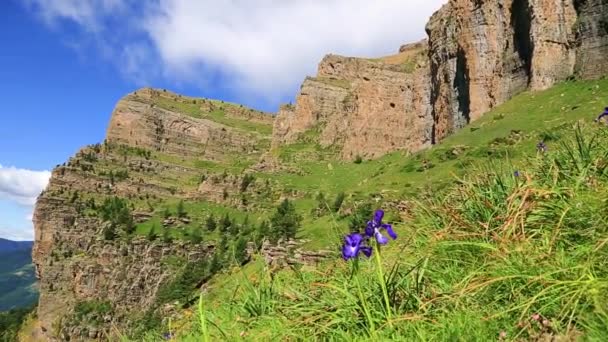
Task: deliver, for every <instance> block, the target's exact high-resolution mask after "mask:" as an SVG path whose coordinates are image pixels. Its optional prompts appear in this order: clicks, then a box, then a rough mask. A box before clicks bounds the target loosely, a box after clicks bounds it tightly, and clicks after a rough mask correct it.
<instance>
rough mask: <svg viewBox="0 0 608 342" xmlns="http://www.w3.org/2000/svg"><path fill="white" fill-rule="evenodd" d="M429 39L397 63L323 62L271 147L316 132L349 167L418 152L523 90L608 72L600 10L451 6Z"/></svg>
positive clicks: (607, 29)
mask: <svg viewBox="0 0 608 342" xmlns="http://www.w3.org/2000/svg"><path fill="white" fill-rule="evenodd" d="M426 30H427V34H428V41H423V42H419V43H415V44H408V45H403V46H402V47H401V48H400V49H399V54H398V55H395V56H390V57H386V58H382V59H379V60H367V59H361V58H346V57H339V56H333V55H329V56H327V57H325V58H324V59H323V61H322V62H321V63H320V65H319V71H318V75H317V77H316V78H314V79H307V80H306V81H305V82H304V84H303V86H302V90H301V92H300V94H299V95H298V97H297V100H296V104H295V107H290V108H284V109H282V110H281V111H280V112H279V116H278V119H277V121H276V122H275V134H274V137H273V138H274V140H273V143H274V146H279V145H280V144H286V143H291V142H293V141H296V140H297V139H298V138H297V137H298V136H299V135H300V134H302V133H303V132H305V131H307V130H310V129H311V128H313V127H316V125H319V124H321V126H322V130H321V136H320V140H319V141H320V143H321V144H322V145H328V144H334V145H337V146H339V147H340V148H341V151H342V157H344V158H346V159H349V158H352V156H353V155H355V154H361V155H363V156H367V157H378V156H381V155H383V154H385V153H387V152H391V151H395V150H407V151H417V150H419V149H421V148H425V147H428V146H430V145H431V144H434V143H437V142H439V141H441V140H442V139H443V138H445V137H446V136H448V135H449V134H451V133H453V132H455V131H456V130H458V129H460V128H462V127H463V126H465V125H466V124H467V123H469V122H471V121H474V120H477V119H478V118H480V117H481V116H482V115H483V114H484V113H486V112H487V111H489V110H490V109H492V108H493V107H495V106H497V105H500V104H502V103H504V102H505V101H507V100H509V99H510V98H512V97H513V96H514V95H516V94H518V93H520V92H522V91H524V90H527V89H532V90H540V89H546V88H548V87H551V86H553V85H554V84H555V83H556V82H560V81H563V80H566V79H568V78H570V77H580V78H584V79H590V78H598V77H602V76H604V75H605V74H606V73H607V72H608V58H606V55H607V53H608V3H607V2H606V0H491V1H483V0H475V1H471V0H450V1H449V2H448V3H447V4H446V5H444V6H443V7H442V8H441V9H440V10H439V11H437V12H436V13H435V14H434V15H433V16H432V17H431V19H430V21H429V23H428V24H427V27H426ZM416 51H418V53H420V55H419V56H418V57H413V58H410V59H409V61H408V59H407V58H404V55H405V54H407V53H408V52H409V53H410V54H416V53H417V52H416ZM410 57H411V55H410ZM412 61H415V62H414V65H415V67H413V68H412V64H411V63H412ZM396 65H399V66H401V67H405V69H409V70H408V71H409V72H404V69H401V70H399V68H398V67H396ZM320 81H323V82H321V83H323V84H319V82H320ZM404 89H405V90H404ZM393 105H394V106H393ZM380 142H382V143H380Z"/></svg>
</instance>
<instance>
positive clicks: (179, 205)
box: [175, 200, 188, 218]
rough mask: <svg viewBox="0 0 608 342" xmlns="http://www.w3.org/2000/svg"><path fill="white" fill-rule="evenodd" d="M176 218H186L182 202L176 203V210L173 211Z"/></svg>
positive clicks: (186, 214)
mask: <svg viewBox="0 0 608 342" xmlns="http://www.w3.org/2000/svg"><path fill="white" fill-rule="evenodd" d="M175 213H176V215H177V217H179V218H183V217H186V216H188V213H187V212H186V209H185V208H184V201H181V200H180V201H179V203H177V209H176V211H175Z"/></svg>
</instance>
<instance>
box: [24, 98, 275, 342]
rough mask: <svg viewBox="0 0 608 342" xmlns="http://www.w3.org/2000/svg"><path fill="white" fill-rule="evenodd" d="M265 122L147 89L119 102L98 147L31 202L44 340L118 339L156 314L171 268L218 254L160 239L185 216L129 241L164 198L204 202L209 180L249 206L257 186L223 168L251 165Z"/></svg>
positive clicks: (261, 145) (264, 142)
mask: <svg viewBox="0 0 608 342" xmlns="http://www.w3.org/2000/svg"><path fill="white" fill-rule="evenodd" d="M272 120H273V118H272V117H271V116H269V115H266V114H262V113H260V112H257V111H253V110H250V109H247V108H244V107H241V106H238V105H233V104H226V103H221V102H220V101H213V100H206V99H193V98H186V97H183V96H180V95H176V94H172V93H170V92H166V91H161V90H154V89H148V88H146V89H140V90H138V91H136V92H134V93H131V94H129V95H127V96H126V97H124V98H123V99H121V100H120V101H119V103H118V104H117V105H116V109H115V110H114V112H113V114H112V119H111V122H110V125H109V127H108V131H107V136H106V140H105V142H104V143H103V144H97V145H91V146H89V147H85V148H83V149H82V150H80V151H79V152H78V153H77V154H76V155H75V156H73V157H72V158H70V160H69V161H68V162H67V163H64V164H63V165H58V166H57V167H56V168H55V169H54V170H53V173H52V177H51V179H50V182H49V185H48V186H47V188H46V189H45V191H44V192H43V193H42V194H41V195H40V197H39V198H38V201H37V203H36V208H35V212H34V215H33V219H34V226H35V244H34V248H33V261H34V264H35V266H36V272H37V276H38V278H39V283H40V301H39V305H38V319H39V323H40V329H41V334H42V335H43V336H45V338H47V339H48V340H87V339H98V338H103V339H108V338H109V333H110V330H111V329H110V328H111V327H113V328H114V329H119V331H120V330H122V332H126V331H128V329H129V324H131V323H132V322H133V320H134V319H135V318H136V317H140V316H141V315H142V314H144V313H146V312H149V311H150V310H156V309H157V307H158V305H160V304H159V303H158V302H155V301H156V300H157V299H156V297H157V293H158V291H159V289H160V288H161V286H163V284H164V283H166V282H167V281H172V279H173V277H174V276H175V275H176V273H178V271H179V267H183V266H184V265H187V264H189V263H193V262H197V261H200V260H203V259H209V256H210V254H211V253H212V252H213V250H214V248H213V244H210V243H209V242H202V243H201V242H200V241H199V242H198V243H194V242H186V240H174V239H173V238H167V239H165V238H164V234H167V236H169V237H170V236H171V235H172V234H174V232H172V230H180V229H182V230H183V229H184V228H183V226H184V225H185V224H186V223H190V220H189V219H186V218H183V217H182V218H180V219H179V220H180V223H183V224H182V225H180V227H177V228H176V227H163V226H162V224H161V223H156V226H157V227H156V229H157V233H156V234H158V235H159V236H153V235H154V234H150V233H149V234H148V235H147V236H144V235H143V234H141V233H139V234H137V232H136V231H135V229H137V227H136V226H135V225H136V224H141V223H145V222H146V221H150V220H152V219H153V218H154V217H159V211H160V210H163V209H162V208H163V207H165V208H166V205H167V203H172V202H171V201H177V200H189V199H192V198H201V197H203V198H206V200H208V201H212V200H213V198H207V197H212V196H211V195H210V193H209V192H208V191H206V188H205V187H204V185H203V184H205V179H207V177H208V178H209V179H220V178H222V179H224V178H226V179H230V180H231V183H230V184H232V185H233V188H235V189H233V188H230V189H229V190H231V191H233V192H235V193H239V194H244V193H245V192H246V191H249V192H248V193H251V195H250V196H251V197H252V198H255V196H257V194H256V193H254V192H253V189H254V188H255V184H254V183H255V182H254V180H253V179H251V180H250V181H249V183H251V184H247V186H245V185H244V184H243V181H242V177H240V176H237V175H233V174H230V173H228V175H226V172H227V171H226V170H227V169H229V168H230V167H234V166H233V164H234V165H247V163H249V164H253V163H255V162H256V161H257V160H259V158H260V156H261V154H262V152H264V151H266V150H267V149H268V146H269V142H270V132H271V127H272V126H271V125H272ZM221 175H224V176H223V177H222V176H221ZM260 196H261V195H260ZM264 196H266V195H264ZM114 199H116V201H123V202H116V203H124V204H122V205H123V207H124V208H123V211H122V213H118V214H117V213H114V214H112V215H110V214H108V213H107V211H108V210H120V204H115V205H113V204H112V203H111V202H109V204H107V203H108V202H107V200H114ZM235 200H236V199H235ZM239 203H240V201H239ZM125 215H127V217H125ZM115 218H116V220H122V221H120V222H119V221H116V222H114V221H113V220H115ZM130 220H132V221H130ZM197 224H198V225H199V226H200V221H199V222H198V223H197ZM161 234H163V238H162V239H161V238H160V235H161ZM169 261H170V262H169ZM172 263H173V264H176V263H177V265H173V266H171V265H172ZM176 267H177V269H176ZM140 319H141V317H140Z"/></svg>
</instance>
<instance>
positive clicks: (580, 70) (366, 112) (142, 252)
mask: <svg viewBox="0 0 608 342" xmlns="http://www.w3.org/2000/svg"><path fill="white" fill-rule="evenodd" d="M427 33H428V40H425V41H422V42H419V43H415V44H409V45H404V46H402V47H401V48H400V49H399V52H398V53H397V54H395V55H393V56H387V57H383V58H377V59H363V58H352V57H342V56H336V55H328V56H326V57H325V58H324V59H323V60H322V61H321V63H320V64H319V67H318V72H317V75H316V77H309V78H307V79H306V80H305V81H304V83H303V84H302V87H301V89H300V92H299V94H298V95H297V97H296V102H295V104H294V105H286V106H283V107H282V108H281V109H280V111H279V113H278V115H277V116H276V118H275V119H274V121H273V118H272V117H271V116H269V115H266V114H264V113H260V112H257V111H254V110H252V109H248V108H244V107H242V106H239V105H235V104H230V103H224V102H221V101H214V100H207V99H195V98H190V97H185V96H181V95H177V94H173V93H170V92H167V91H164V90H155V89H148V88H146V89H141V90H138V91H137V92H134V93H132V94H129V95H127V96H126V97H125V98H124V99H122V100H121V101H120V102H119V103H118V104H117V106H116V108H115V110H114V112H113V115H112V119H111V122H110V125H109V127H108V131H107V137H106V141H105V143H104V144H103V145H94V146H91V147H87V148H84V149H83V150H81V151H80V152H79V153H78V154H77V155H76V156H74V157H73V158H71V159H70V161H68V163H67V164H64V165H62V166H58V167H57V168H56V169H55V170H54V171H53V176H52V178H51V181H50V184H49V186H48V188H47V189H46V190H45V191H44V193H43V194H41V196H40V197H39V199H38V202H37V205H36V209H35V213H34V222H35V230H36V241H35V246H34V249H33V259H34V263H35V265H36V270H37V274H38V276H39V279H40V302H39V307H38V317H39V319H40V325H41V327H42V329H43V330H44V334H45V336H46V337H47V338H49V339H63V340H65V339H68V338H69V339H72V340H74V339H75V340H82V339H86V338H98V337H100V336H107V332H108V331H109V328H110V327H112V326H114V327H118V328H126V327H125V325H126V324H127V322H128V319H127V317H130V319H132V317H133V315H134V314H136V313H142V312H147V311H148V310H151V309H154V308H155V305H156V304H157V303H155V302H154V301H155V298H156V296H157V294H158V292H159V291H160V289H161V286H162V284H164V283H165V282H166V280H167V279H169V278H171V277H172V276H173V275H174V274H175V272H176V271H175V269H173V268H172V266H171V265H174V264H176V260H177V261H178V262H177V264H187V263H188V262H190V261H197V260H201V259H206V258H207V257H208V256H209V254H210V253H211V251H212V250H213V246H212V244H211V243H186V242H174V243H170V242H167V241H165V242H162V241H159V240H158V239H153V236H152V237H150V236H149V237H148V240H153V241H147V240H146V239H143V238H142V235H143V234H145V231H146V230H144V233H143V234H142V232H141V231H138V232H136V233H139V235H137V234H134V233H133V232H130V233H125V232H123V231H122V230H121V229H123V230H129V229H134V228H135V229H143V228H145V229H148V230H152V231H154V229H153V228H154V227H155V225H158V227H157V228H159V229H160V231H159V232H163V233H164V232H170V233H171V234H177V235H185V233H184V232H185V231H186V230H187V229H190V228H192V227H196V228H198V229H200V227H201V226H202V224H203V222H204V220H205V219H206V218H207V217H208V216H206V215H208V214H209V212H204V215H202V214H201V212H202V211H204V210H207V209H208V208H205V207H202V209H201V208H197V209H196V214H197V215H198V216H197V217H181V218H174V217H170V218H167V217H164V215H165V214H164V212H165V211H166V210H167V209H168V208H169V207H170V206H172V207H171V208H174V207H175V204H176V203H177V202H178V201H180V200H185V201H187V200H196V201H206V202H207V204H206V205H208V206H210V204H208V202H214V203H213V204H214V205H217V204H220V205H222V206H223V207H222V210H224V209H226V208H228V207H230V208H238V209H239V210H241V211H248V210H251V209H252V208H255V207H256V206H259V207H263V205H266V206H265V208H269V207H271V205H270V204H272V203H274V202H275V201H276V200H278V198H280V196H282V195H283V194H281V193H277V192H276V191H273V188H272V184H271V181H270V179H267V180H266V181H265V182H264V181H261V180H260V181H257V180H254V179H251V178H249V179H245V176H244V173H245V171H246V170H248V169H250V168H251V167H252V166H254V164H256V163H257V162H258V161H260V162H259V163H258V164H257V165H256V166H255V170H257V171H260V172H271V171H272V170H283V171H286V172H288V173H293V174H298V172H300V170H292V169H290V168H291V166H286V165H281V164H280V163H279V162H278V161H277V160H276V159H274V157H273V156H274V155H273V153H272V152H274V151H268V150H269V149H271V147H272V148H274V149H280V148H282V147H284V145H289V144H293V143H296V142H301V141H303V140H304V141H305V142H310V139H313V141H314V143H315V144H318V145H320V146H321V147H332V148H335V150H336V151H338V153H339V156H340V157H341V158H343V159H347V160H349V159H354V158H356V157H357V156H361V157H365V158H375V157H379V156H382V155H384V154H386V153H389V152H392V151H399V150H401V151H407V152H414V151H418V150H421V149H424V148H427V147H429V146H431V145H432V144H434V143H437V142H439V141H441V140H442V139H443V138H445V137H446V136H447V135H449V134H450V133H452V132H454V131H456V130H458V129H460V128H462V127H463V126H464V125H466V124H467V123H468V122H470V121H473V120H476V119H478V118H480V117H481V116H482V115H483V114H484V113H485V112H487V111H488V110H489V109H491V108H493V107H494V106H497V105H499V104H501V103H503V102H504V101H506V100H508V99H509V98H511V97H512V96H514V95H515V94H517V93H519V92H521V91H524V90H526V89H544V88H547V87H549V86H551V85H553V84H554V83H556V82H559V81H562V80H565V79H568V78H570V77H580V78H598V77H602V76H604V75H605V74H606V73H607V72H608V59H607V58H605V56H606V54H607V53H608V1H607V0H586V1H585V0H494V1H479V0H476V1H471V0H451V1H449V3H448V4H446V5H445V6H444V7H443V8H441V10H439V11H438V12H437V13H436V14H435V15H433V17H432V18H431V20H430V22H429V24H428V25H427ZM316 147H317V146H316V145H315V148H316ZM333 151H334V149H331V153H333ZM318 152H319V150H316V149H312V153H318ZM292 166H293V165H292ZM328 167H331V163H330V164H328ZM287 190H288V189H286V191H287ZM112 198H120V199H123V200H124V201H125V202H124V203H125V204H124V205H126V206H127V207H126V208H128V210H127V211H128V213H129V214H128V215H127V216H129V217H130V218H132V219H133V220H135V221H136V223H143V224H144V226H143V227H142V226H137V227H132V226H130V225H129V224H128V222H127V224H126V225H125V223H124V222H122V223H121V224H122V225H123V226H124V227H123V226H116V225H117V223H116V222H111V220H109V219H108V217H106V216H107V215H105V214H104V210H106V209H103V208H105V207H108V208H109V209H108V210H110V209H111V210H115V209H116V206H119V205H118V204H116V203H114V204H113V203H112V202H107V201H108V199H112ZM106 202H107V203H109V204H108V205H107V206H106ZM102 203H103V205H102ZM120 203H122V202H120ZM198 204H200V203H198ZM262 204H263V205H262ZM119 207H120V206H119ZM118 209H121V208H118ZM122 209H125V207H123V208H122ZM122 209H121V210H122ZM121 213H122V212H121ZM161 213H162V214H161ZM136 214H137V215H136ZM121 215H122V214H121ZM193 215H194V214H193ZM121 217H122V219H124V218H125V217H124V215H123V216H121ZM127 221H128V220H127ZM166 222H167V224H165V223H166ZM175 222H177V224H176V225H174V223H175ZM182 223H183V224H182ZM161 225H162V226H161ZM115 226H116V227H119V229H118V228H117V229H118V231H117V232H112V231H111V230H110V233H111V234H108V231H109V229H114V228H116V227H115ZM150 227H152V228H150ZM114 235H118V236H120V239H114V238H113V236H114ZM134 235H135V236H139V237H135V238H133V236H134Z"/></svg>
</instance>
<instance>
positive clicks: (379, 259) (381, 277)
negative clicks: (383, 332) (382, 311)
mask: <svg viewBox="0 0 608 342" xmlns="http://www.w3.org/2000/svg"><path fill="white" fill-rule="evenodd" d="M374 259H375V260H376V264H377V267H376V274H377V275H378V280H379V281H380V287H381V288H382V295H383V296H384V306H385V308H386V315H387V318H388V323H389V325H391V320H392V310H391V302H390V300H389V299H388V291H387V290H386V281H385V280H384V272H383V271H382V257H381V256H380V247H379V246H378V243H374Z"/></svg>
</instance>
